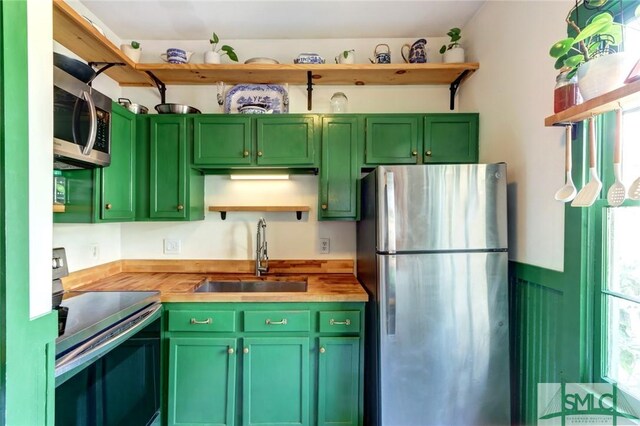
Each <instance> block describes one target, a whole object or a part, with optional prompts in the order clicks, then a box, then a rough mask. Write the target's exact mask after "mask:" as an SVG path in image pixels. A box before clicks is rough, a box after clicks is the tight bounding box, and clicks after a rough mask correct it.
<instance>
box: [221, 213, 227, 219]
mask: <svg viewBox="0 0 640 426" xmlns="http://www.w3.org/2000/svg"><path fill="white" fill-rule="evenodd" d="M226 218H227V212H220V219H222V220H225V219H226Z"/></svg>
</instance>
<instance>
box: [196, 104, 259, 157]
mask: <svg viewBox="0 0 640 426" xmlns="http://www.w3.org/2000/svg"><path fill="white" fill-rule="evenodd" d="M252 140H253V138H252V132H251V117H248V116H233V117H230V116H226V115H223V116H221V115H216V116H210V115H207V116H202V117H196V118H194V119H193V164H195V165H196V166H207V165H213V166H216V165H223V166H242V165H244V166H249V165H251V159H252V157H253V152H252V146H251V145H252Z"/></svg>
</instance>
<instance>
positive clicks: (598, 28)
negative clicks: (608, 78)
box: [549, 0, 640, 78]
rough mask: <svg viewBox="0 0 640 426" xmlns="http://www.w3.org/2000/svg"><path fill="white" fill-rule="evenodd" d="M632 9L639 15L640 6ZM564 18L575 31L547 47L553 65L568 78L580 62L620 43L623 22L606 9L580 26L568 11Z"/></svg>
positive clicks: (606, 0) (611, 49)
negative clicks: (618, 21) (570, 35)
mask: <svg viewBox="0 0 640 426" xmlns="http://www.w3.org/2000/svg"><path fill="white" fill-rule="evenodd" d="M607 2H608V0H601V1H600V3H601V4H600V6H603V5H605V4H606V3H607ZM635 12H636V16H638V15H639V14H640V7H638V8H637V9H636V11H635ZM566 22H567V24H568V25H569V26H570V27H571V28H572V29H573V30H574V31H575V33H576V35H575V36H573V37H567V38H563V39H562V40H558V41H557V42H555V43H554V44H553V45H552V46H551V49H549V55H550V56H551V57H552V58H555V59H556V63H555V68H556V69H557V70H564V71H567V72H568V73H567V77H568V78H571V77H573V76H574V75H575V73H576V72H577V71H578V67H580V65H582V64H584V63H585V62H588V61H590V60H592V59H595V58H597V57H600V56H604V55H608V54H610V53H614V52H616V49H615V48H616V46H618V45H619V44H620V43H622V34H623V28H624V26H623V25H622V24H619V23H617V22H614V20H613V15H612V14H611V13H609V12H606V11H605V12H601V13H598V14H596V15H594V16H593V17H591V19H590V20H589V22H588V23H587V25H586V26H584V28H580V27H579V26H578V24H576V22H575V21H573V20H572V19H571V12H569V15H568V16H567V18H566Z"/></svg>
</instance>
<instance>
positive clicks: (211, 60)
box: [204, 50, 220, 64]
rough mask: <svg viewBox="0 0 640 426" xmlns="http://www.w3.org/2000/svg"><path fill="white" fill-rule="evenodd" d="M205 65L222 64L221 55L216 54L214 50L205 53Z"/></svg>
mask: <svg viewBox="0 0 640 426" xmlns="http://www.w3.org/2000/svg"><path fill="white" fill-rule="evenodd" d="M204 63H205V64H219V63H220V53H218V52H214V51H213V50H207V51H206V52H204Z"/></svg>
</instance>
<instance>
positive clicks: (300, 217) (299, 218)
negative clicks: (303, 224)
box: [296, 210, 302, 220]
mask: <svg viewBox="0 0 640 426" xmlns="http://www.w3.org/2000/svg"><path fill="white" fill-rule="evenodd" d="M296 219H298V220H302V212H301V211H300V210H298V211H296Z"/></svg>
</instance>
